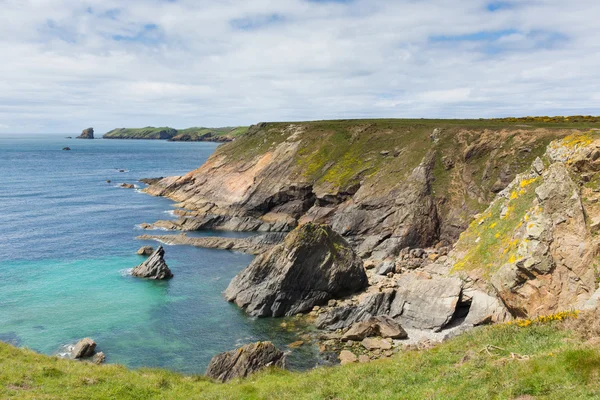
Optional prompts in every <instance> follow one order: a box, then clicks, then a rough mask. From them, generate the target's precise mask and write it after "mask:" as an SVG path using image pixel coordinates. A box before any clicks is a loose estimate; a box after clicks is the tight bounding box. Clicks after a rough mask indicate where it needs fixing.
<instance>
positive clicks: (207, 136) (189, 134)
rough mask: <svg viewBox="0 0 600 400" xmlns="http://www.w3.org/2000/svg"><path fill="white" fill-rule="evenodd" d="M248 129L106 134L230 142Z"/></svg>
mask: <svg viewBox="0 0 600 400" xmlns="http://www.w3.org/2000/svg"><path fill="white" fill-rule="evenodd" d="M246 130H247V128H246V127H234V128H232V127H227V128H187V129H181V130H177V129H173V128H169V127H160V128H155V127H151V126H148V127H145V128H120V129H113V130H112V131H110V132H107V133H105V134H104V136H103V137H104V138H105V139H148V140H170V141H175V142H177V141H182V142H230V141H232V140H234V139H235V138H236V137H238V136H240V135H242V134H244V133H245V131H246Z"/></svg>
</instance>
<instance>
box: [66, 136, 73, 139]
mask: <svg viewBox="0 0 600 400" xmlns="http://www.w3.org/2000/svg"><path fill="white" fill-rule="evenodd" d="M65 139H73V136H65Z"/></svg>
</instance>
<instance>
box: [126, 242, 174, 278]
mask: <svg viewBox="0 0 600 400" xmlns="http://www.w3.org/2000/svg"><path fill="white" fill-rule="evenodd" d="M164 256H165V250H164V249H163V248H162V246H160V247H159V248H158V249H156V251H155V252H154V253H152V255H151V256H150V257H148V259H147V260H146V261H144V262H143V263H141V264H140V265H138V266H137V267H135V268H134V269H133V271H131V275H133V276H137V277H138V278H147V279H157V280H162V279H171V278H172V277H173V273H172V272H171V270H170V269H169V267H168V266H167V263H165V259H164Z"/></svg>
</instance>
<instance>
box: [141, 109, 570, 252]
mask: <svg viewBox="0 0 600 400" xmlns="http://www.w3.org/2000/svg"><path fill="white" fill-rule="evenodd" d="M548 125H550V126H545V125H544V124H538V126H536V125H527V126H524V125H522V124H518V123H507V122H505V121H491V120H487V121H479V120H477V121H451V120H440V121H434V120H364V121H360V120H356V121H318V122H304V123H268V124H266V123H262V124H259V125H256V126H252V127H251V128H250V129H249V130H248V132H247V134H245V135H243V136H242V137H240V138H239V139H238V140H236V141H235V142H232V143H228V144H226V145H224V146H221V147H220V148H219V149H217V151H216V152H215V154H214V155H213V156H212V157H211V158H210V159H209V160H208V161H207V162H206V163H205V164H204V165H203V166H201V167H200V168H199V169H197V170H195V171H192V172H190V173H188V174H187V175H185V176H182V177H170V178H165V179H163V180H161V181H159V182H158V183H157V184H155V185H152V186H150V187H149V188H147V189H146V192H147V193H150V194H153V195H160V196H167V197H170V198H172V199H174V200H176V201H178V202H180V203H181V204H180V205H181V206H182V208H184V209H185V211H180V212H179V214H180V217H181V218H180V219H179V220H178V221H175V222H173V221H159V222H158V223H157V224H156V226H158V227H162V228H168V229H180V230H196V229H223V230H239V231H289V230H291V229H293V228H294V227H295V226H297V225H298V224H299V223H304V222H309V221H313V222H317V223H326V224H329V225H331V226H332V227H333V229H334V230H335V231H337V232H338V233H340V234H341V235H343V236H344V237H345V238H346V239H347V240H348V241H349V242H350V243H351V244H353V245H354V246H355V248H357V250H358V251H359V254H360V255H361V256H363V257H368V256H371V257H374V258H378V259H385V258H388V257H395V256H397V255H398V254H399V252H400V250H401V249H403V248H405V247H409V246H410V247H425V246H430V245H433V244H436V243H438V242H442V243H444V242H445V243H446V244H450V243H453V242H455V241H456V240H457V239H458V236H459V234H460V233H461V232H462V231H464V230H465V229H466V228H467V226H468V225H469V223H470V221H471V219H472V217H473V216H474V215H475V214H477V213H480V212H482V211H483V210H485V209H486V208H487V206H488V205H489V203H490V202H491V201H492V200H493V199H494V197H495V196H496V194H497V193H499V192H501V191H502V190H503V189H504V188H505V187H506V186H507V185H508V184H509V183H510V182H511V181H512V180H513V179H514V178H515V176H516V175H517V173H519V172H521V171H523V170H524V169H526V168H528V167H529V166H530V165H531V163H532V162H533V161H534V160H535V159H536V157H538V156H541V155H542V154H543V153H544V151H545V148H546V146H547V145H548V144H549V143H550V142H551V141H552V140H554V139H557V138H561V137H564V136H567V135H569V134H571V133H572V132H573V129H572V128H570V127H569V125H560V124H558V125H557V124H553V125H552V124H548Z"/></svg>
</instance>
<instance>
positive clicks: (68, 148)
mask: <svg viewBox="0 0 600 400" xmlns="http://www.w3.org/2000/svg"><path fill="white" fill-rule="evenodd" d="M63 150H64V151H70V150H71V148H70V147H63Z"/></svg>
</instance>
